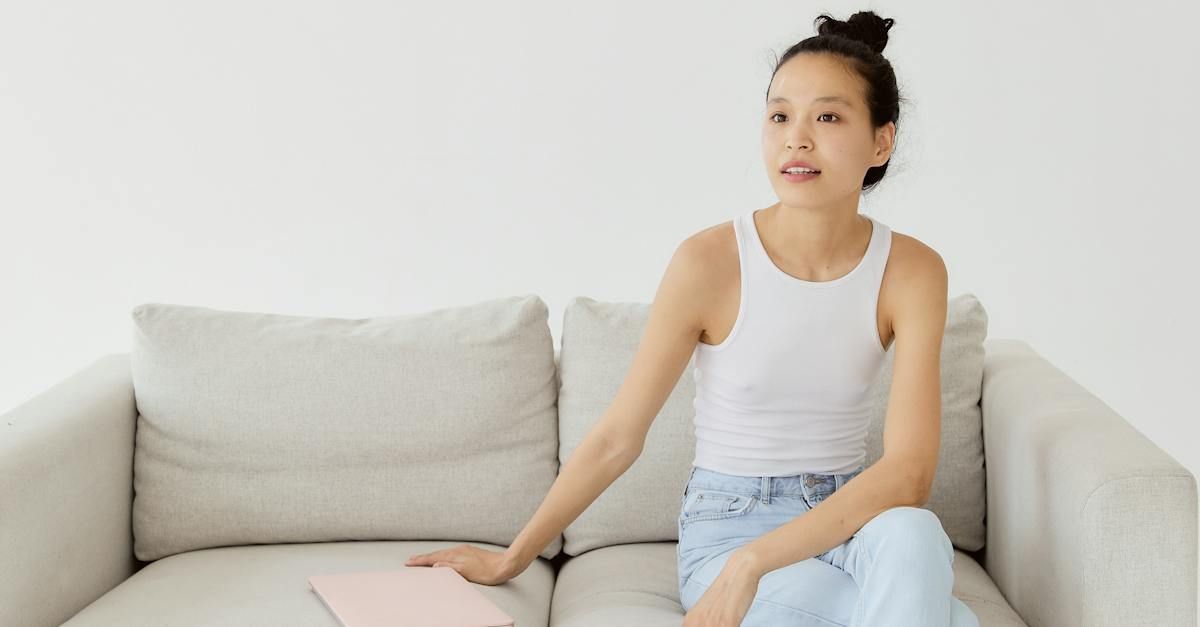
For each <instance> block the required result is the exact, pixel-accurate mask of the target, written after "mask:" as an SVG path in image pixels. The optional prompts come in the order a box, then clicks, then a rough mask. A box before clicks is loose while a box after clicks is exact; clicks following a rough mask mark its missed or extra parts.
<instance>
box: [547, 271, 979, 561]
mask: <svg viewBox="0 0 1200 627" xmlns="http://www.w3.org/2000/svg"><path fill="white" fill-rule="evenodd" d="M649 313H650V304H649V303H630V302H602V301H598V300H595V299H592V298H588V297H584V296H580V297H576V298H575V299H573V300H571V301H570V302H569V303H568V304H567V307H566V310H565V312H564V314H563V330H562V348H561V350H560V352H561V355H560V356H559V362H560V365H559V378H560V379H561V384H560V386H559V393H558V415H559V424H558V428H559V440H560V442H559V456H560V458H561V460H562V463H564V464H565V463H566V460H567V459H569V458H570V455H571V452H572V451H574V449H575V447H577V446H578V445H579V442H581V441H582V440H583V438H584V436H586V435H587V433H588V431H590V430H591V428H592V427H593V426H594V425H595V423H596V421H597V420H598V419H599V418H600V417H601V416H602V415H603V414H604V412H605V411H606V410H607V409H608V407H609V406H610V405H611V404H612V401H613V398H614V397H615V396H616V393H617V390H618V389H619V388H620V386H621V383H622V381H623V380H624V378H625V376H626V375H627V373H628V371H629V367H630V365H631V364H632V362H633V357H634V355H635V354H636V353H637V349H638V345H639V343H640V340H641V336H642V333H643V331H644V330H645V326H646V321H647V318H648V317H649ZM986 335H987V314H986V312H985V311H984V309H983V306H982V305H981V304H980V303H979V300H978V299H977V298H976V297H975V296H974V295H973V294H961V295H958V296H955V297H953V298H951V299H950V300H949V302H948V303H947V314H946V331H945V335H944V337H943V340H942V353H941V358H942V363H941V368H942V382H941V383H942V421H941V425H942V429H941V449H940V453H939V458H938V468H937V474H936V476H935V478H934V482H933V489H932V492H931V494H930V497H929V502H928V503H926V505H925V507H926V508H927V509H929V510H931V511H933V512H934V513H936V514H937V515H938V518H939V519H940V520H941V521H942V525H943V526H944V527H945V529H946V534H947V535H948V536H949V537H950V540H951V542H953V543H954V546H955V547H957V548H959V549H962V550H966V551H976V550H978V549H979V548H981V547H982V546H983V543H984V539H985V537H986V533H985V527H984V517H985V514H986V507H987V498H986V496H987V495H986V491H985V481H986V476H985V473H984V466H983V462H984V457H983V429H982V415H981V413H980V407H979V400H980V395H981V393H982V385H983V341H984V339H985V337H986ZM894 356H895V344H894V343H893V345H892V346H890V347H889V348H888V350H887V352H886V354H885V356H884V365H883V367H882V368H881V369H880V373H879V377H878V378H877V379H876V380H875V381H874V382H873V383H872V385H871V389H870V390H869V392H868V394H869V395H870V396H871V398H872V399H873V402H872V406H873V408H872V410H871V411H872V415H871V418H870V423H869V427H868V433H867V440H866V451H867V452H866V462H865V464H866V465H868V466H869V465H871V464H874V463H875V462H876V461H878V460H879V458H880V457H881V456H882V455H883V425H884V420H885V414H886V411H887V402H888V397H889V395H890V392H891V378H892V371H893V368H892V362H893V358H894ZM694 369H695V355H694V354H693V355H692V358H691V360H690V361H689V362H688V365H687V367H686V369H685V370H684V373H683V375H682V376H680V378H679V381H678V382H677V383H676V385H675V388H674V389H673V390H672V391H671V393H670V395H669V396H668V397H667V399H666V401H665V403H664V404H663V407H662V409H661V410H660V411H659V413H658V416H657V417H656V418H655V420H654V423H653V424H652V425H651V427H650V431H649V433H647V435H646V444H645V448H644V450H643V454H642V456H641V457H640V458H639V459H638V460H637V461H636V462H635V463H634V465H633V466H632V467H631V468H630V469H629V470H628V471H626V472H625V474H623V475H621V476H620V477H618V478H617V480H616V481H614V482H613V484H612V485H611V486H609V487H608V489H606V490H605V491H604V492H603V493H601V495H600V496H599V497H598V498H597V499H596V501H595V502H594V503H592V504H591V505H590V506H589V507H588V508H587V509H586V510H584V512H583V513H582V514H581V515H580V516H579V517H578V518H576V519H575V520H574V521H573V522H572V523H571V525H570V526H568V527H567V529H566V531H565V532H564V533H563V539H564V542H565V544H564V545H563V551H564V552H565V553H566V554H567V555H572V556H573V555H579V554H580V553H583V552H584V551H589V550H591V549H595V548H597V547H602V546H611V545H614V544H626V543H644V542H662V541H675V540H678V537H677V531H676V526H675V523H676V516H677V515H678V513H679V509H678V508H679V499H678V498H676V497H677V495H681V494H682V492H683V487H684V484H685V483H686V481H687V477H688V473H689V471H690V469H691V463H692V460H693V458H694V455H695V447H696V438H695V430H694V422H693V420H694V417H695V406H694V399H695V396H696V385H695V378H694V376H693V374H694ZM664 495H665V496H664Z"/></svg>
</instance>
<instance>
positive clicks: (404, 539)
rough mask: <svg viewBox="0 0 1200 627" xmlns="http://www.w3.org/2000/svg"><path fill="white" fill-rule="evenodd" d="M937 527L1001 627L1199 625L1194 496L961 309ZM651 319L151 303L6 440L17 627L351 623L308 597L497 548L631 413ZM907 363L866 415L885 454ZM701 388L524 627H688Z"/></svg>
mask: <svg viewBox="0 0 1200 627" xmlns="http://www.w3.org/2000/svg"><path fill="white" fill-rule="evenodd" d="M948 304H949V308H948V314H947V323H946V335H945V338H944V345H943V350H942V394H943V413H942V446H941V450H940V455H939V463H938V471H937V476H936V478H935V480H934V485H933V490H932V492H931V495H930V498H929V500H928V502H927V503H926V505H925V507H926V508H928V509H930V510H932V511H934V512H935V513H936V514H937V515H938V516H939V519H940V520H941V521H942V523H943V527H944V528H945V529H946V531H947V534H948V535H949V536H950V538H951V540H952V541H953V544H954V546H955V560H954V565H953V567H954V573H955V584H954V594H955V595H956V596H958V597H959V598H961V599H962V600H963V601H964V602H966V604H967V605H968V606H970V607H971V608H972V610H974V612H975V613H976V615H977V616H978V617H979V618H980V621H981V624H982V625H984V626H985V627H996V626H1002V625H1003V626H1010V625H1011V626H1017V625H1031V626H1053V627H1069V626H1076V625H1087V626H1121V627H1128V626H1130V625H1155V626H1178V627H1184V626H1192V625H1195V624H1196V618H1197V607H1196V585H1197V573H1196V564H1197V520H1196V501H1197V489H1196V480H1195V477H1193V476H1192V474H1190V473H1189V472H1188V471H1187V470H1186V469H1185V468H1184V467H1182V466H1181V465H1180V464H1179V463H1178V462H1177V461H1175V460H1174V459H1173V458H1171V457H1170V456H1169V455H1167V454H1166V453H1165V452H1164V451H1163V450H1162V449H1160V448H1159V447H1157V446H1156V445H1154V444H1153V443H1152V442H1151V441H1150V440H1149V439H1147V438H1146V437H1145V436H1144V435H1142V434H1141V433H1140V432H1138V431H1137V430H1136V429H1135V428H1133V427H1132V426H1131V425H1130V424H1129V423H1128V422H1127V421H1126V420H1124V419H1123V418H1122V417H1121V416H1119V415H1118V414H1117V413H1115V412H1114V411H1113V410H1112V409H1111V408H1109V407H1108V406H1107V405H1105V404H1104V403H1103V402H1101V401H1100V400H1099V399H1098V398H1097V397H1096V396H1094V395H1093V394H1092V393H1090V392H1088V391H1087V390H1086V389H1084V388H1083V387H1082V386H1081V385H1080V384H1079V383H1077V382H1076V381H1074V380H1073V379H1071V378H1070V377H1068V376H1067V375H1066V374H1064V373H1063V372H1062V371H1061V370H1059V369H1058V368H1056V367H1055V366H1054V365H1052V364H1051V363H1050V362H1048V361H1047V360H1046V359H1045V358H1044V357H1043V356H1042V355H1041V354H1039V353H1038V352H1036V351H1035V350H1034V349H1033V348H1032V347H1031V346H1030V345H1029V344H1028V343H1026V342H1024V341H1021V340H1019V339H1012V338H1008V339H997V338H987V337H986V328H987V317H986V314H985V312H984V310H983V307H982V305H981V304H980V302H979V300H978V299H977V298H976V297H975V296H974V295H971V294H961V295H958V296H955V297H954V298H952V299H950V300H949V303H948ZM648 312H649V304H647V303H635V302H602V301H598V300H595V299H591V298H587V297H578V298H575V299H573V300H572V301H571V302H570V303H568V305H567V307H566V310H565V311H564V315H563V327H562V338H561V346H559V347H556V346H555V345H554V343H553V338H552V337H551V334H550V329H549V325H548V319H549V317H548V308H547V306H546V304H545V303H544V302H543V301H542V299H541V298H539V297H537V296H536V295H532V294H530V295H523V296H513V297H507V298H496V299H492V300H487V301H482V302H477V303H473V304H469V305H463V306H458V307H447V308H443V309H437V310H430V311H423V312H419V313H409V314H404V315H393V316H380V317H374V318H359V319H344V318H328V317H306V316H291V315H280V314H266V313H255V312H241V311H221V310H216V309H211V308H205V307H195V306H186V305H174V304H164V303H145V304H141V305H138V306H137V307H135V308H134V309H133V310H132V312H131V322H132V325H131V330H132V332H131V335H130V340H131V346H130V350H129V352H123V353H113V354H107V355H103V356H101V357H100V358H98V359H97V360H96V361H94V362H93V363H90V364H88V365H86V367H84V368H82V369H81V370H79V371H78V372H75V373H74V374H72V375H71V376H69V377H67V378H66V379H65V380H63V381H62V382H60V383H58V384H57V385H55V386H53V387H51V388H50V389H48V390H46V391H45V392H43V393H41V394H40V395H38V396H36V397H35V398H32V399H30V400H28V401H27V402H25V403H23V404H21V405H19V406H17V407H16V408H14V409H13V410H11V411H9V412H8V413H6V414H5V415H4V416H3V420H0V429H3V432H2V436H0V556H2V559H3V564H2V566H3V567H2V568H0V625H5V626H14V627H17V626H28V627H42V626H49V625H59V624H65V625H68V626H69V627H91V626H96V625H124V626H135V625H206V626H207V625H291V626H310V625H311V626H314V627H316V626H322V627H327V626H331V625H336V621H335V619H334V618H333V617H332V615H331V614H330V613H329V612H328V610H327V609H326V608H325V607H324V606H323V605H322V603H321V602H320V600H319V599H318V598H317V597H316V595H315V594H314V593H313V592H312V591H311V590H310V589H309V587H308V585H307V582H306V579H307V577H309V576H310V575H313V574H327V573H337V572H346V571H356V570H372V569H380V570H382V569H393V568H403V567H404V566H403V564H404V561H405V558H406V557H407V556H409V555H412V554H415V553H423V552H429V551H432V550H435V549H439V548H443V547H449V546H454V545H456V544H461V543H464V542H465V543H471V544H474V545H476V546H480V547H483V548H489V549H492V550H498V551H499V550H503V549H504V548H505V547H506V546H507V544H508V543H509V542H511V541H512V539H513V538H515V536H516V535H517V533H518V532H519V531H520V530H521V529H522V527H523V526H524V524H525V523H526V522H527V521H528V520H529V518H530V517H531V516H532V514H533V513H534V511H535V510H536V509H537V507H538V505H539V504H540V503H541V499H542V498H543V497H544V495H545V494H546V492H547V490H548V489H549V487H550V485H551V484H552V483H553V481H554V479H555V477H556V474H557V472H558V469H559V467H560V465H561V463H562V462H563V461H565V460H566V459H568V458H569V456H570V455H571V452H572V450H573V449H574V448H575V446H576V445H578V443H579V442H580V441H581V440H582V439H583V437H584V436H585V435H586V434H587V432H588V430H589V429H590V428H591V426H592V425H593V424H595V421H596V420H597V419H598V418H599V417H600V416H601V415H602V413H603V412H604V410H605V409H606V408H607V406H608V403H609V402H610V401H611V399H612V398H613V395H614V394H615V392H616V390H617V388H618V387H619V385H620V383H621V381H622V379H623V377H624V374H625V372H626V370H627V368H628V366H629V364H630V362H631V360H632V357H633V354H634V351H635V350H636V348H637V344H638V341H639V339H640V336H641V331H642V328H643V326H644V324H645V321H646V319H647V315H648ZM891 358H892V350H891V349H889V350H888V352H887V355H886V362H885V364H884V367H883V370H882V371H881V372H880V376H879V379H878V380H877V381H876V382H875V384H874V386H873V388H872V390H871V393H872V394H873V398H874V399H875V406H876V411H875V414H874V416H873V419H872V427H871V432H870V436H869V439H868V442H867V459H866V464H867V465H869V464H871V463H873V462H874V461H875V460H877V459H878V458H879V456H880V455H881V453H882V442H881V427H882V424H883V419H884V416H883V409H884V407H885V406H886V400H887V394H888V389H889V385H890V374H891ZM691 369H692V366H691V365H689V367H688V370H686V371H685V374H684V376H682V377H681V378H680V380H679V383H678V385H677V386H676V388H675V389H674V391H673V392H672V394H671V396H670V397H669V398H668V399H667V401H666V403H665V404H664V406H663V408H662V411H661V412H660V413H659V415H658V416H657V418H656V420H655V422H654V424H653V425H652V427H651V430H650V432H649V434H648V436H647V440H646V445H645V449H644V452H643V454H642V456H641V457H639V458H638V460H637V462H635V463H634V465H633V466H631V467H630V469H629V470H628V471H627V472H626V473H625V474H623V475H622V476H621V477H619V478H618V479H617V480H616V481H615V482H614V483H613V484H612V485H611V486H610V487H609V488H608V489H607V490H605V492H604V493H603V494H602V495H601V496H600V498H598V499H597V500H596V501H594V502H593V503H592V505H591V506H589V508H588V509H587V510H586V511H585V512H584V513H583V514H582V515H581V516H579V517H578V518H577V519H575V520H574V521H573V522H572V523H571V525H570V526H569V527H567V529H565V530H564V532H563V533H562V534H561V535H560V536H559V537H558V538H556V539H555V540H554V541H553V542H552V543H551V544H549V545H548V546H546V547H545V549H544V550H543V551H542V552H541V553H540V554H539V556H538V557H537V558H536V559H535V561H534V562H533V563H532V564H531V565H530V566H529V568H528V569H526V570H525V571H524V572H522V573H521V574H520V575H519V576H517V577H516V578H514V579H512V580H510V581H508V582H506V583H504V584H502V585H498V586H482V585H481V586H479V587H478V588H479V589H480V590H481V591H482V593H483V594H485V595H486V596H487V597H489V598H490V599H492V600H493V601H494V602H495V603H496V604H497V605H499V606H500V607H502V608H503V609H505V610H506V611H508V612H509V613H510V614H511V615H513V616H514V617H515V618H516V624H517V625H518V626H521V627H539V626H544V625H550V626H552V627H593V626H596V627H598V626H600V625H606V626H607V625H636V626H657V625H662V626H678V625H680V624H681V623H682V620H683V611H682V608H681V606H680V605H679V597H678V582H677V578H676V561H675V560H676V552H675V549H676V545H677V542H676V541H677V539H678V535H677V515H678V509H679V506H680V496H681V494H682V490H683V488H684V484H685V481H686V479H687V476H688V472H689V470H690V464H691V461H692V454H693V446H694V439H693V436H692V424H691V418H692V415H691V410H692V399H693V393H694V387H693V386H694V382H693V379H692V376H691V374H690V373H691V371H692V370H691Z"/></svg>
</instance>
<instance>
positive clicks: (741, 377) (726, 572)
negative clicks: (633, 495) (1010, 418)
mask: <svg viewBox="0 0 1200 627" xmlns="http://www.w3.org/2000/svg"><path fill="white" fill-rule="evenodd" d="M892 24H893V20H891V19H882V18H880V17H879V16H878V15H876V14H875V13H873V12H869V11H868V12H859V13H856V14H854V15H853V16H851V17H850V19H849V20H847V21H845V22H842V21H839V20H836V19H833V18H831V17H829V16H827V15H822V16H820V17H818V18H817V30H818V34H817V35H816V36H814V37H810V38H808V39H805V40H803V41H800V42H799V43H797V44H795V45H794V46H792V47H791V48H790V49H788V51H787V52H786V53H785V54H784V55H783V57H782V58H781V59H780V60H779V62H778V63H777V64H776V67H775V70H774V72H773V74H772V76H771V81H770V83H769V85H768V88H767V97H766V105H767V106H766V109H765V112H764V116H763V133H762V146H763V160H764V162H765V164H766V166H767V172H768V176H769V178H770V181H771V185H772V186H773V187H774V189H775V192H776V194H777V196H778V197H779V202H778V203H776V204H774V205H771V206H770V207H766V208H764V209H761V210H756V211H749V212H746V213H744V214H741V215H739V216H738V217H737V218H735V219H734V220H732V221H730V222H726V223H723V224H720V225H717V226H714V227H711V228H708V229H705V230H703V231H701V232H699V233H696V234H695V235H693V236H691V237H690V238H688V240H686V241H685V242H684V243H683V244H681V245H680V247H679V249H678V250H677V251H676V252H675V255H674V256H673V258H672V260H671V263H670V265H669V267H668V269H667V272H666V273H665V275H664V277H663V281H662V283H661V285H660V287H659V291H658V293H657V294H656V296H655V302H654V305H653V306H652V308H651V312H650V318H649V320H648V321H647V326H646V329H645V331H644V335H643V338H642V341H641V344H640V345H639V348H638V352H637V355H636V356H635V358H634V362H633V364H632V366H631V367H630V371H629V373H628V375H627V376H626V379H625V382H624V383H623V384H622V386H621V389H620V390H619V391H618V393H617V396H616V398H615V399H614V401H613V404H612V407H611V408H610V409H609V411H608V412H606V413H605V415H604V417H602V419H601V420H600V422H599V423H598V425H597V427H596V428H595V429H593V431H592V433H590V434H589V435H588V438H587V439H585V440H584V442H583V443H581V444H580V446H579V447H578V448H577V449H576V450H575V452H574V453H573V454H572V455H571V457H570V458H569V459H568V461H567V463H566V464H565V465H564V466H563V468H562V469H561V472H560V474H559V476H558V478H557V479H556V481H555V483H554V485H553V486H552V487H551V490H550V492H549V494H548V495H547V496H546V499H545V501H544V502H543V504H542V505H541V507H540V508H539V509H538V511H537V512H536V513H535V515H534V517H533V518H532V519H531V521H530V523H529V524H528V525H527V526H526V527H525V529H524V530H523V531H522V532H521V534H520V535H519V536H518V537H517V538H516V540H515V541H514V543H513V545H512V546H511V547H509V549H508V550H507V551H505V552H504V553H496V552H492V551H486V550H483V549H480V548H477V547H472V546H470V545H465V544H464V545H460V546H458V547H454V548H451V549H446V550H443V551H436V552H433V553H429V554H425V555H419V556H414V557H413V558H412V559H410V561H409V562H408V563H409V565H427V564H432V565H435V566H437V565H445V566H450V567H453V568H455V569H456V570H458V572H459V573H460V574H462V575H463V576H464V577H465V578H467V579H469V580H471V581H475V582H479V583H488V584H495V583H499V582H503V581H506V580H507V579H509V578H511V577H513V576H515V575H516V574H517V573H520V572H522V571H523V570H524V568H525V567H527V566H528V564H529V563H530V562H531V561H532V560H533V559H534V557H536V555H537V554H538V553H540V551H541V550H542V549H543V548H544V547H545V546H546V545H547V544H548V543H549V542H550V541H551V540H552V539H553V538H554V537H555V536H557V534H559V533H560V532H561V531H562V530H563V529H565V528H566V526H567V525H569V524H570V522H571V521H573V520H574V519H575V518H576V517H577V516H578V515H579V514H580V513H582V511H583V510H584V509H586V508H587V506H588V505H589V504H590V503H591V502H592V501H593V500H594V499H595V498H596V497H597V496H598V495H599V494H600V493H601V492H603V490H604V489H605V488H607V486H608V485H610V484H611V483H612V481H614V480H615V479H616V478H617V477H619V476H620V475H621V474H622V473H623V472H624V471H625V470H626V469H627V468H628V467H629V466H630V465H632V463H633V461H634V460H636V459H637V457H638V456H639V455H640V454H641V451H642V444H643V443H644V440H645V434H646V432H647V431H648V430H649V426H650V423H651V421H652V420H653V419H654V417H655V416H656V415H657V413H658V411H659V410H660V409H661V407H662V404H663V402H665V399H666V397H667V396H668V395H669V393H670V392H671V390H672V389H673V388H674V387H675V385H676V383H677V381H678V377H679V376H680V374H681V373H682V370H683V368H684V367H685V366H686V364H687V362H688V361H689V359H690V357H691V356H692V354H693V352H694V353H695V355H696V368H695V377H696V399H695V407H696V418H695V421H696V431H695V432H696V457H695V460H694V464H693V468H692V474H691V476H690V478H689V479H688V483H687V486H686V488H685V489H684V493H683V496H682V499H681V510H680V514H679V520H678V531H679V544H678V553H677V557H678V568H679V598H680V603H681V604H682V606H683V608H684V610H685V611H686V615H685V618H684V623H683V624H684V627H714V626H720V627H734V626H736V625H756V626H757V625H761V626H775V625H821V626H826V627H827V626H829V625H853V626H859V625H870V626H872V627H882V626H888V625H905V626H920V627H934V626H939V627H940V626H953V627H967V626H977V625H979V621H978V619H977V618H976V616H975V615H974V613H973V612H972V611H971V610H970V609H969V608H968V607H967V606H966V605H965V604H963V603H962V601H960V600H958V599H957V598H955V597H954V596H953V595H952V593H951V589H952V586H953V581H954V574H953V570H952V568H951V566H952V563H953V559H954V551H953V546H952V545H951V543H950V540H949V538H948V537H947V535H946V533H945V531H944V530H943V528H942V526H941V522H940V521H939V520H938V518H937V516H936V515H934V514H933V513H932V512H931V511H929V510H927V509H924V508H922V507H921V506H922V505H923V504H924V503H925V501H926V498H927V496H928V493H929V490H930V484H931V483H932V481H933V476H934V471H935V468H936V465H937V458H938V448H939V442H940V419H941V391H940V362H939V357H940V353H941V341H942V335H943V332H944V328H945V321H946V290H947V274H946V268H945V265H944V263H943V262H942V259H941V257H940V256H939V255H938V254H937V252H936V251H934V250H933V249H931V248H929V247H928V246H925V245H924V244H922V243H921V242H920V241H919V240H917V239H915V238H912V237H909V236H906V235H903V234H900V233H893V232H892V230H891V229H890V228H889V227H888V226H887V225H886V224H883V223H881V222H879V221H877V220H875V219H873V218H870V217H867V216H864V215H860V214H859V213H858V203H859V198H860V196H861V192H862V191H863V190H866V189H870V188H871V187H873V186H874V185H875V184H876V183H877V182H878V181H879V180H881V179H882V177H883V175H884V173H885V172H886V171H887V166H888V162H889V160H890V158H891V153H892V148H893V144H894V140H895V132H896V123H897V121H898V119H899V102H900V98H899V94H898V89H897V85H896V78H895V74H894V72H893V70H892V67H891V65H890V63H889V62H888V61H887V60H886V59H884V57H883V56H882V54H881V52H882V50H883V48H884V46H885V45H886V43H887V39H888V29H889V28H891V26H892ZM885 270H886V271H885ZM893 343H894V345H895V347H896V351H895V357H894V361H893V379H892V388H891V393H890V396H889V401H888V408H887V418H886V428H885V432H884V451H885V452H884V455H883V456H882V457H881V458H880V459H879V460H878V461H877V462H876V463H874V464H872V465H871V466H870V467H866V468H864V467H863V462H864V459H865V448H866V447H865V438H866V432H867V422H868V418H869V412H870V409H871V399H869V398H868V397H867V392H868V390H869V387H870V384H871V383H872V382H873V381H874V379H875V377H876V376H877V375H878V373H879V372H880V370H881V369H882V367H883V361H884V357H885V353H886V351H887V349H888V348H889V347H890V346H892V345H893ZM809 558H815V559H809Z"/></svg>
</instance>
